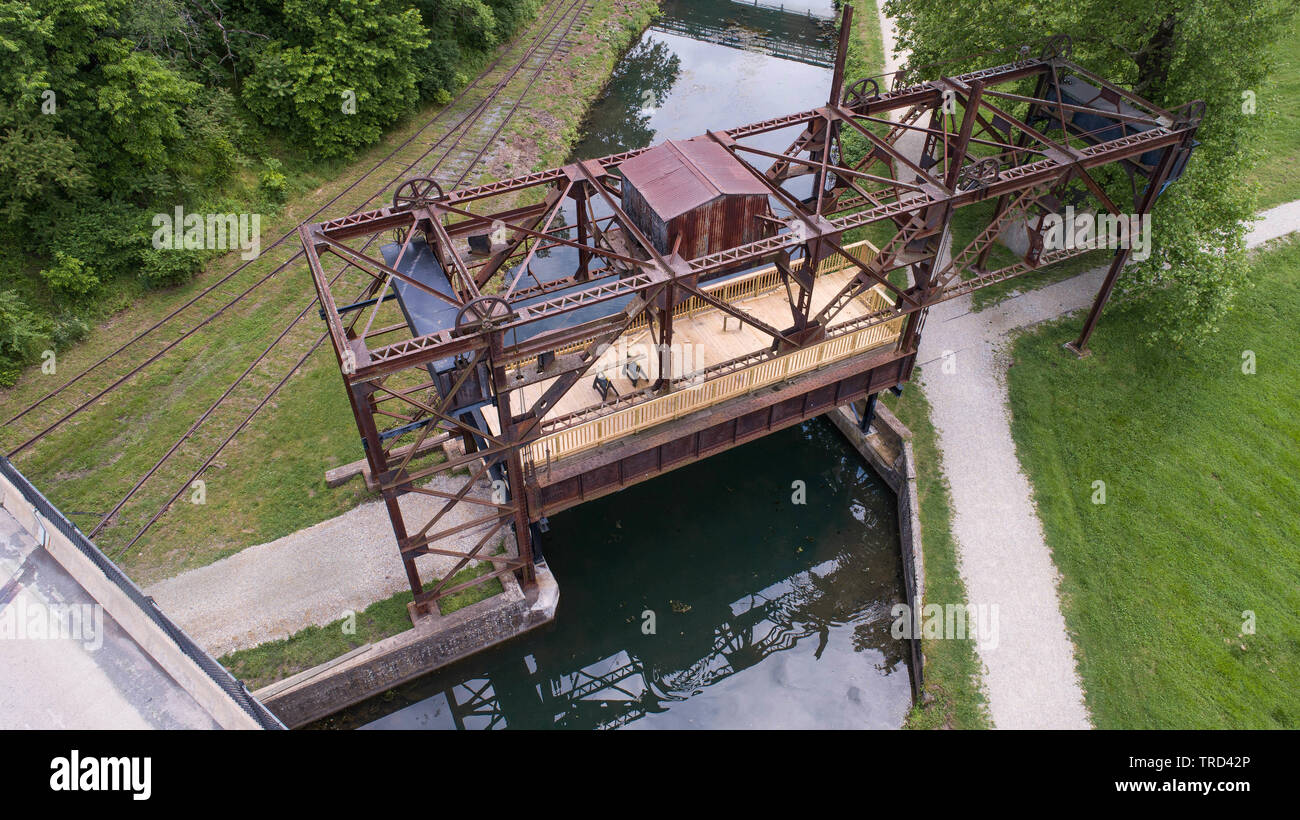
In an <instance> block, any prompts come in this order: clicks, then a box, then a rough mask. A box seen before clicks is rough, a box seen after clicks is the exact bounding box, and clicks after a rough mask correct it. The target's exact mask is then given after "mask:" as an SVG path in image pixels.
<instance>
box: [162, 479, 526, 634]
mask: <svg viewBox="0 0 1300 820" xmlns="http://www.w3.org/2000/svg"><path fill="white" fill-rule="evenodd" d="M438 479H439V480H438V481H434V482H430V483H429V484H428V485H426V486H429V487H432V488H434V489H441V490H443V491H444V492H451V493H454V492H457V491H459V490H460V488H461V487H463V486H464V484H465V478H464V477H463V476H438ZM491 490H492V487H491V484H490V483H489V482H487V481H486V480H484V481H480V482H479V484H478V486H477V487H476V488H475V490H474V491H473V492H472V493H471V494H472V495H474V496H477V497H478V498H483V499H486V498H488V497H489V496H490V495H491ZM399 503H400V504H401V505H402V512H403V513H404V514H405V515H406V516H407V519H406V520H408V521H427V520H429V519H430V518H431V517H432V516H433V514H434V513H436V512H437V511H438V510H439V509H440V508H441V507H442V505H443V504H444V503H445V502H444V501H443V500H442V499H439V498H433V497H431V496H427V495H421V494H407V495H405V496H403V497H402V499H401V501H400V502H399ZM486 509H487V508H486V507H483V506H482V505H478V504H457V505H456V506H454V507H453V508H452V509H451V511H450V512H448V513H447V515H446V516H444V517H443V518H442V520H441V521H439V522H438V525H437V528H438V529H439V530H445V529H449V528H451V527H454V526H457V525H459V524H462V523H464V522H466V521H469V520H471V519H472V518H475V517H480V516H482V515H483V510H486ZM487 526H488V525H483V526H480V527H476V528H474V529H471V530H466V531H464V532H461V533H457V534H456V535H455V536H453V537H452V538H449V539H443V541H441V542H440V544H439V545H440V546H441V545H443V544H451V543H455V544H457V545H459V547H458V548H460V549H468V548H471V547H473V546H474V545H475V544H476V543H478V540H479V539H480V538H482V537H483V533H484V532H485V531H486V527H487ZM496 537H497V538H502V539H504V541H505V542H506V549H507V550H508V551H509V552H510V553H511V554H514V550H515V545H514V534H513V533H512V532H510V528H509V527H505V528H502V530H501V531H500V532H499V533H498V535H497V536H496ZM495 546H496V545H495V544H489V545H488V546H487V547H485V549H486V550H488V551H491V550H493V549H495ZM451 548H452V549H455V548H457V547H451ZM456 561H457V559H455V558H452V557H449V556H434V555H426V556H423V557H421V558H419V559H417V561H416V565H417V566H418V567H419V568H420V574H421V577H422V578H424V579H425V581H426V582H427V581H428V580H429V579H430V578H434V577H441V576H442V575H443V574H444V573H445V572H446V571H447V570H448V568H450V567H451V566H454V565H455V563H456ZM407 588H408V586H407V583H406V572H405V571H404V570H403V568H402V562H401V560H400V558H399V557H398V553H397V539H396V538H395V537H394V536H393V527H392V525H391V524H390V523H389V520H388V511H387V509H386V508H385V507H384V504H383V502H382V501H369V502H366V503H365V504H362V505H360V506H359V507H356V508H355V509H352V510H349V511H348V512H346V513H344V514H343V515H340V516H338V517H336V518H331V519H329V520H328V521H323V522H321V523H319V524H316V525H315V526H312V527H308V528H307V529H305V530H299V531H298V532H295V533H293V534H291V535H286V536H285V537H284V538H280V539H277V540H275V541H271V542H270V543H266V544H259V545H257V546H255V547H249V548H248V549H245V550H241V551H240V552H237V553H235V554H234V555H232V556H230V557H229V558H223V559H221V560H220V561H217V562H216V563H214V564H209V565H208V566H206V567H199V568H198V569H192V570H189V571H188V572H183V573H181V574H180V575H177V576H175V577H173V578H168V579H167V580H165V581H160V582H158V583H156V584H154V585H153V586H151V587H149V588H148V589H146V590H145V592H146V593H148V594H149V595H151V596H153V598H154V600H156V601H157V602H158V605H159V606H160V607H162V609H163V611H164V612H166V613H167V614H168V616H169V617H171V618H172V620H174V621H176V623H177V624H178V625H180V627H181V628H182V629H184V630H185V631H186V632H188V633H189V634H190V636H191V637H193V638H194V640H195V641H197V642H198V643H199V645H200V646H202V647H203V648H204V649H206V650H208V652H210V653H212V655H214V656H215V657H221V656H222V655H225V654H226V653H228V652H231V651H233V650H235V649H243V648H245V647H250V646H256V645H257V644H259V643H263V642H265V641H270V640H275V639H277V638H284V637H287V636H289V635H292V634H293V633H295V632H297V631H299V630H301V629H304V628H306V627H308V626H312V625H317V626H320V625H323V624H327V623H330V622H331V621H336V620H338V619H339V618H342V617H343V614H344V612H345V611H346V610H351V611H355V612H360V611H361V610H363V609H365V608H366V607H367V606H369V605H370V604H372V603H374V602H375V601H380V600H383V599H384V598H388V597H391V596H392V595H395V594H397V593H398V592H402V591H403V590H405V589H407Z"/></svg>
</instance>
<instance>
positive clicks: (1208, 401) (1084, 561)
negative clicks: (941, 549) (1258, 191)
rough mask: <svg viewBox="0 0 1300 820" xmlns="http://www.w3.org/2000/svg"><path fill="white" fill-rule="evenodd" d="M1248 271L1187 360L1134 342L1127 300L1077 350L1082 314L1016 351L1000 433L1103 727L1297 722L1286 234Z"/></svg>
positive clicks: (1296, 386)
mask: <svg viewBox="0 0 1300 820" xmlns="http://www.w3.org/2000/svg"><path fill="white" fill-rule="evenodd" d="M1255 281H1256V287H1255V289H1254V290H1252V291H1250V292H1248V293H1245V294H1243V295H1242V297H1241V299H1240V301H1239V304H1238V307H1237V308H1236V317H1235V318H1236V321H1235V322H1234V321H1229V322H1225V323H1224V329H1223V330H1222V332H1220V333H1219V334H1218V336H1217V337H1215V338H1214V339H1213V340H1212V341H1211V342H1210V343H1208V344H1207V346H1206V347H1204V348H1203V349H1200V350H1196V351H1194V352H1187V353H1184V352H1178V351H1175V350H1171V349H1167V348H1152V347H1147V346H1144V345H1141V344H1138V343H1135V342H1133V341H1132V340H1133V339H1135V338H1137V337H1138V336H1139V335H1140V333H1141V331H1142V330H1143V316H1142V314H1141V313H1140V312H1139V311H1138V310H1136V309H1129V310H1127V311H1126V310H1113V311H1112V312H1110V313H1108V314H1107V315H1106V316H1105V317H1104V318H1103V320H1102V324H1101V325H1100V327H1099V328H1098V333H1097V334H1096V336H1094V337H1093V341H1092V342H1091V347H1092V349H1093V351H1094V355H1093V356H1092V357H1091V358H1089V359H1085V360H1082V361H1076V360H1075V359H1074V358H1073V357H1071V356H1069V355H1068V354H1067V353H1065V352H1064V351H1063V350H1062V349H1061V347H1060V343H1061V341H1062V340H1063V339H1069V338H1072V337H1073V336H1074V335H1075V334H1076V333H1077V332H1078V328H1079V326H1080V324H1081V321H1082V318H1081V317H1075V318H1072V319H1068V320H1063V321H1062V322H1059V323H1054V324H1051V325H1048V326H1046V327H1044V328H1042V329H1040V330H1038V331H1037V332H1033V333H1029V334H1026V335H1024V336H1022V337H1021V338H1020V339H1019V340H1018V341H1017V342H1016V344H1015V347H1014V354H1013V355H1014V364H1013V366H1012V367H1011V370H1010V373H1009V387H1010V395H1011V407H1012V411H1013V414H1014V419H1013V423H1012V431H1013V434H1014V437H1015V440H1016V446H1017V451H1018V453H1019V457H1020V462H1021V464H1022V465H1023V466H1024V468H1025V470H1026V472H1027V474H1028V476H1029V478H1030V479H1031V481H1032V483H1033V486H1034V490H1035V496H1036V500H1037V504H1038V510H1039V515H1040V517H1041V519H1042V521H1043V526H1044V530H1045V533H1046V536H1047V541H1048V544H1049V545H1050V546H1051V548H1052V550H1053V554H1054V557H1055V560H1056V565H1057V567H1058V568H1059V569H1060V571H1061V573H1062V575H1063V582H1062V587H1061V590H1062V596H1063V603H1064V609H1065V618H1066V622H1067V624H1068V625H1069V628H1070V630H1071V632H1072V633H1073V635H1074V639H1075V643H1076V645H1077V647H1078V658H1079V664H1080V670H1081V673H1082V675H1083V683H1084V687H1085V689H1086V691H1087V700H1088V706H1089V708H1090V710H1091V712H1092V715H1093V719H1094V721H1095V723H1096V725H1097V726H1098V727H1100V728H1110V729H1114V728H1127V729H1137V728H1144V729H1145V728H1150V729H1175V728H1202V727H1204V728H1284V727H1285V728H1297V727H1300V547H1298V546H1297V543H1296V532H1297V524H1296V522H1297V511H1298V510H1300V484H1298V482H1297V478H1298V477H1300V447H1297V442H1300V362H1298V361H1297V357H1296V355H1295V351H1294V350H1293V347H1294V344H1295V340H1296V333H1295V330H1296V327H1297V324H1296V317H1297V316H1300V243H1296V242H1292V243H1291V244H1289V245H1285V246H1282V247H1280V248H1278V249H1274V250H1271V251H1269V252H1267V253H1264V254H1261V255H1260V256H1259V257H1257V262H1256V266H1255ZM1246 351H1250V352H1251V353H1252V354H1253V357H1254V365H1255V372H1254V373H1253V374H1247V373H1244V372H1243V366H1244V364H1245V363H1246V362H1245V360H1244V358H1243V357H1244V356H1246V355H1247V354H1246ZM1097 481H1103V482H1105V503H1104V504H1098V503H1094V498H1095V493H1096V491H1097V487H1098V486H1099V485H1094V482H1097ZM1243 613H1253V619H1254V626H1253V631H1252V629H1251V628H1250V626H1249V624H1245V623H1244V622H1245V621H1246V620H1247V619H1249V618H1250V615H1249V614H1243Z"/></svg>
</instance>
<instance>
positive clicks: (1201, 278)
mask: <svg viewBox="0 0 1300 820" xmlns="http://www.w3.org/2000/svg"><path fill="white" fill-rule="evenodd" d="M885 9H886V11H887V12H888V13H889V14H890V15H891V16H892V17H894V19H895V20H896V21H897V24H898V29H899V45H900V46H901V47H903V48H906V49H908V50H910V51H911V54H912V56H911V58H910V61H909V62H910V63H911V64H912V65H914V66H922V65H924V64H927V63H934V62H940V61H948V60H955V61H956V62H954V63H952V64H950V65H948V66H945V67H944V69H943V70H944V71H945V72H946V73H952V72H954V71H957V70H962V69H964V68H969V67H973V66H974V65H975V64H976V63H979V62H981V61H983V62H987V59H988V58H987V57H985V58H982V59H977V60H975V61H963V60H961V58H963V57H966V56H967V55H974V54H981V53H985V52H988V51H992V50H998V49H1005V48H1008V47H1013V46H1017V45H1020V44H1024V43H1031V42H1034V41H1040V40H1042V39H1043V38H1044V37H1046V36H1047V35H1052V34H1058V33H1062V34H1067V35H1069V36H1070V38H1071V40H1072V42H1073V57H1072V59H1073V60H1074V61H1075V62H1077V63H1079V64H1081V65H1083V66H1085V67H1087V68H1089V69H1090V70H1092V71H1094V72H1096V73H1098V74H1100V75H1101V76H1104V77H1106V78H1107V79H1110V80H1111V81H1113V82H1117V83H1119V84H1122V85H1126V86H1127V87H1129V88H1132V89H1133V90H1134V91H1135V92H1136V93H1137V94H1139V95H1140V96H1142V97H1144V98H1146V99H1148V100H1150V101H1151V102H1153V103H1155V104H1156V105H1158V106H1161V107H1164V108H1174V107H1176V106H1179V105H1181V104H1183V103H1185V102H1189V101H1191V100H1196V99H1199V100H1202V101H1204V102H1205V104H1206V113H1205V117H1204V119H1203V121H1202V123H1201V126H1200V129H1199V130H1198V132H1197V140H1198V141H1199V142H1200V143H1201V145H1200V146H1199V147H1198V148H1197V149H1196V151H1195V152H1194V153H1193V155H1192V159H1191V161H1190V163H1189V165H1188V168H1187V171H1186V173H1185V174H1184V175H1183V177H1182V178H1181V179H1179V180H1178V182H1177V183H1176V184H1174V185H1172V186H1170V187H1169V189H1168V190H1167V191H1165V193H1164V194H1162V195H1161V197H1160V200H1159V201H1158V203H1157V205H1156V208H1155V211H1154V213H1153V215H1152V237H1153V244H1154V252H1153V253H1152V254H1151V256H1150V257H1149V258H1148V259H1146V260H1144V261H1141V262H1134V263H1133V264H1132V265H1131V266H1130V267H1129V268H1128V269H1126V271H1125V273H1124V274H1123V276H1121V277H1120V280H1119V281H1120V290H1121V293H1123V294H1127V295H1129V296H1132V297H1138V298H1141V299H1142V300H1144V301H1146V302H1148V303H1149V304H1150V307H1151V316H1152V322H1151V326H1152V330H1153V332H1152V339H1159V340H1162V341H1165V342H1170V343H1175V344H1182V343H1194V342H1195V341H1197V340H1198V339H1201V338H1204V336H1205V335H1206V334H1208V333H1210V332H1213V331H1214V330H1215V329H1216V327H1217V325H1218V323H1219V322H1220V321H1221V320H1222V319H1223V317H1224V315H1225V313H1226V312H1227V310H1228V309H1229V307H1230V306H1231V304H1232V300H1233V296H1234V294H1235V293H1236V292H1237V291H1239V290H1240V289H1241V288H1242V287H1243V286H1245V285H1247V284H1248V262H1247V260H1246V259H1245V254H1244V248H1245V244H1244V242H1245V233H1246V222H1247V220H1249V219H1250V218H1251V217H1252V216H1253V214H1254V209H1255V190H1254V186H1253V184H1252V183H1251V182H1250V180H1249V178H1248V174H1249V173H1250V171H1251V168H1252V166H1253V165H1254V163H1255V162H1257V161H1258V159H1259V157H1258V151H1257V149H1256V148H1255V138H1256V134H1257V132H1258V128H1259V123H1260V118H1261V117H1262V116H1267V115H1268V112H1265V111H1258V110H1256V109H1255V107H1254V106H1252V105H1250V104H1249V103H1250V102H1251V101H1252V100H1253V99H1254V95H1255V94H1256V93H1257V92H1258V90H1259V88H1260V86H1261V84H1262V83H1263V82H1264V79H1265V77H1266V76H1267V74H1268V71H1269V66H1270V63H1271V59H1272V55H1273V45H1274V43H1275V42H1276V40H1277V39H1278V36H1279V34H1280V33H1281V31H1282V29H1283V27H1284V25H1285V24H1286V22H1287V21H1288V20H1289V19H1290V17H1291V15H1292V14H1293V13H1294V9H1295V7H1294V5H1293V4H1292V3H1290V2H1288V1H1287V0H1077V2H1073V3H1055V2H1045V1H1044V0H885ZM1111 185H1113V186H1115V188H1116V190H1117V191H1118V190H1119V189H1120V188H1121V186H1122V188H1123V190H1124V191H1125V196H1127V185H1128V182H1127V180H1126V179H1125V180H1122V181H1121V180H1118V179H1113V180H1111ZM1116 201H1119V200H1116Z"/></svg>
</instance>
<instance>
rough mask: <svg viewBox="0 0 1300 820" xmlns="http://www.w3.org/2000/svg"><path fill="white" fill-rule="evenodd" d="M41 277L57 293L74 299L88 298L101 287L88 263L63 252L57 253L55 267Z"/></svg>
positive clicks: (55, 254) (43, 272) (45, 271)
mask: <svg viewBox="0 0 1300 820" xmlns="http://www.w3.org/2000/svg"><path fill="white" fill-rule="evenodd" d="M41 276H42V277H43V278H44V279H45V281H46V282H48V283H49V285H50V289H51V290H53V291H54V292H55V293H58V294H61V295H63V296H68V297H71V298H73V299H79V298H81V297H84V296H88V295H90V294H91V293H93V292H94V290H95V288H96V287H98V286H99V278H98V277H96V276H95V273H94V271H92V270H91V269H90V267H89V266H88V265H86V263H84V262H82V261H81V260H80V259H78V258H77V257H75V256H70V255H68V254H66V253H64V252H63V251H55V253H54V266H53V267H50V268H46V269H45V270H43V271H41Z"/></svg>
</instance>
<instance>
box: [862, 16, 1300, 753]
mask: <svg viewBox="0 0 1300 820" xmlns="http://www.w3.org/2000/svg"><path fill="white" fill-rule="evenodd" d="M880 19H881V31H882V35H883V39H884V44H885V53H886V59H885V66H886V70H887V71H893V70H895V69H896V68H897V65H898V62H899V61H900V60H906V55H905V54H902V55H899V56H898V57H897V58H895V57H894V55H893V50H894V27H893V23H892V21H891V20H889V19H888V18H887V17H885V15H884V13H883V12H881V13H880ZM900 147H902V148H903V149H904V150H907V146H906V145H905V144H904V143H903V142H902V141H900ZM1260 217H1261V219H1260V221H1259V222H1257V223H1256V224H1255V225H1254V226H1253V227H1252V229H1251V231H1250V233H1249V235H1248V237H1247V245H1248V246H1249V247H1257V246H1259V245H1261V244H1263V243H1264V242H1266V241H1268V240H1271V239H1276V238H1278V237H1280V236H1283V235H1286V234H1288V233H1291V232H1293V231H1296V230H1300V201H1297V202H1291V203H1287V204H1285V205H1281V206H1278V207H1276V208H1272V209H1270V210H1268V211H1265V212H1263V213H1262V214H1260ZM943 256H944V253H941V259H940V264H942V263H943V259H942V257H943ZM1104 275H1105V270H1104V269H1102V268H1099V269H1097V270H1093V271H1089V272H1087V273H1083V274H1080V275H1079V276H1076V277H1074V278H1072V279H1069V280H1066V281H1063V282H1058V283H1055V284H1052V285H1048V286H1046V287H1043V288H1041V289H1039V290H1034V291H1030V292H1028V293H1025V294H1023V295H1020V296H1017V297H1014V298H1011V299H1008V300H1006V301H1004V302H1002V303H1001V304H999V305H997V306H996V307H993V308H990V309H987V310H984V311H982V312H980V313H973V312H972V311H971V297H970V296H969V295H968V296H964V297H962V298H959V299H954V300H952V301H949V302H945V303H943V304H940V305H937V306H936V307H934V308H931V310H930V315H929V317H928V318H927V319H926V324H925V333H924V334H923V336H922V340H921V350H920V354H919V356H918V363H919V364H921V365H922V367H923V369H924V372H923V375H922V378H921V383H922V386H923V387H924V389H925V394H926V397H927V399H928V400H929V402H930V406H931V409H932V416H931V421H932V422H933V423H934V426H935V429H936V431H937V433H938V446H939V449H940V451H941V452H942V453H943V459H944V465H943V466H944V475H945V477H946V479H947V481H948V485H949V487H950V488H951V493H952V509H953V520H952V527H953V536H954V538H955V539H956V542H957V553H958V562H959V564H960V570H961V576H962V580H963V581H964V582H965V584H966V593H967V599H968V601H969V603H970V604H972V605H975V606H980V605H985V606H987V605H996V606H997V608H998V609H997V612H998V617H997V626H998V629H997V633H996V641H995V640H992V637H993V636H988V638H989V639H988V640H980V639H978V638H977V641H976V646H977V649H978V652H979V655H980V659H981V660H982V662H983V665H984V685H985V691H986V694H987V696H988V702H989V713H990V717H991V719H992V723H993V725H994V727H996V728H999V729H1029V728H1040V729H1047V728H1070V729H1086V728H1090V726H1091V722H1090V719H1089V717H1088V712H1087V708H1086V706H1085V704H1084V693H1083V688H1082V686H1081V685H1080V682H1079V677H1078V672H1077V670H1076V666H1075V658H1074V646H1073V643H1072V642H1071V640H1070V638H1069V635H1068V631H1067V629H1066V625H1065V619H1064V618H1063V617H1062V615H1061V608H1060V601H1059V597H1058V583H1059V579H1060V575H1059V573H1058V572H1057V570H1056V566H1055V564H1054V563H1053V561H1052V555H1051V550H1050V549H1049V548H1048V546H1047V543H1046V541H1045V540H1044V537H1043V529H1042V523H1041V522H1040V521H1039V519H1038V515H1037V511H1036V510H1035V509H1034V505H1033V500H1032V499H1033V490H1032V487H1031V486H1030V484H1029V480H1028V479H1027V478H1026V477H1025V474H1024V472H1023V471H1022V470H1021V467H1020V462H1019V460H1018V458H1017V457H1016V450H1015V444H1014V442H1013V441H1012V438H1011V424H1010V422H1011V414H1010V409H1009V406H1008V402H1007V387H1006V371H1007V364H1008V362H1007V359H1006V356H1005V354H1004V353H1003V350H1004V348H1005V346H1006V345H1007V343H1008V342H1009V341H1010V334H1012V333H1013V332H1014V331H1016V330H1019V329H1021V328H1025V327H1029V326H1031V325H1034V324H1037V323H1039V322H1043V321H1046V320H1049V319H1054V318H1057V317H1059V316H1062V315H1065V314H1067V313H1072V312H1074V311H1077V310H1080V309H1084V308H1087V307H1089V306H1090V305H1091V304H1092V301H1093V298H1094V297H1095V295H1096V293H1097V289H1098V287H1099V286H1100V284H1101V281H1102V279H1103V277H1104ZM1103 331H1104V328H1103ZM1065 341H1068V339H1062V342H1065ZM933 603H940V604H943V603H955V602H943V601H938V602H933Z"/></svg>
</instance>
